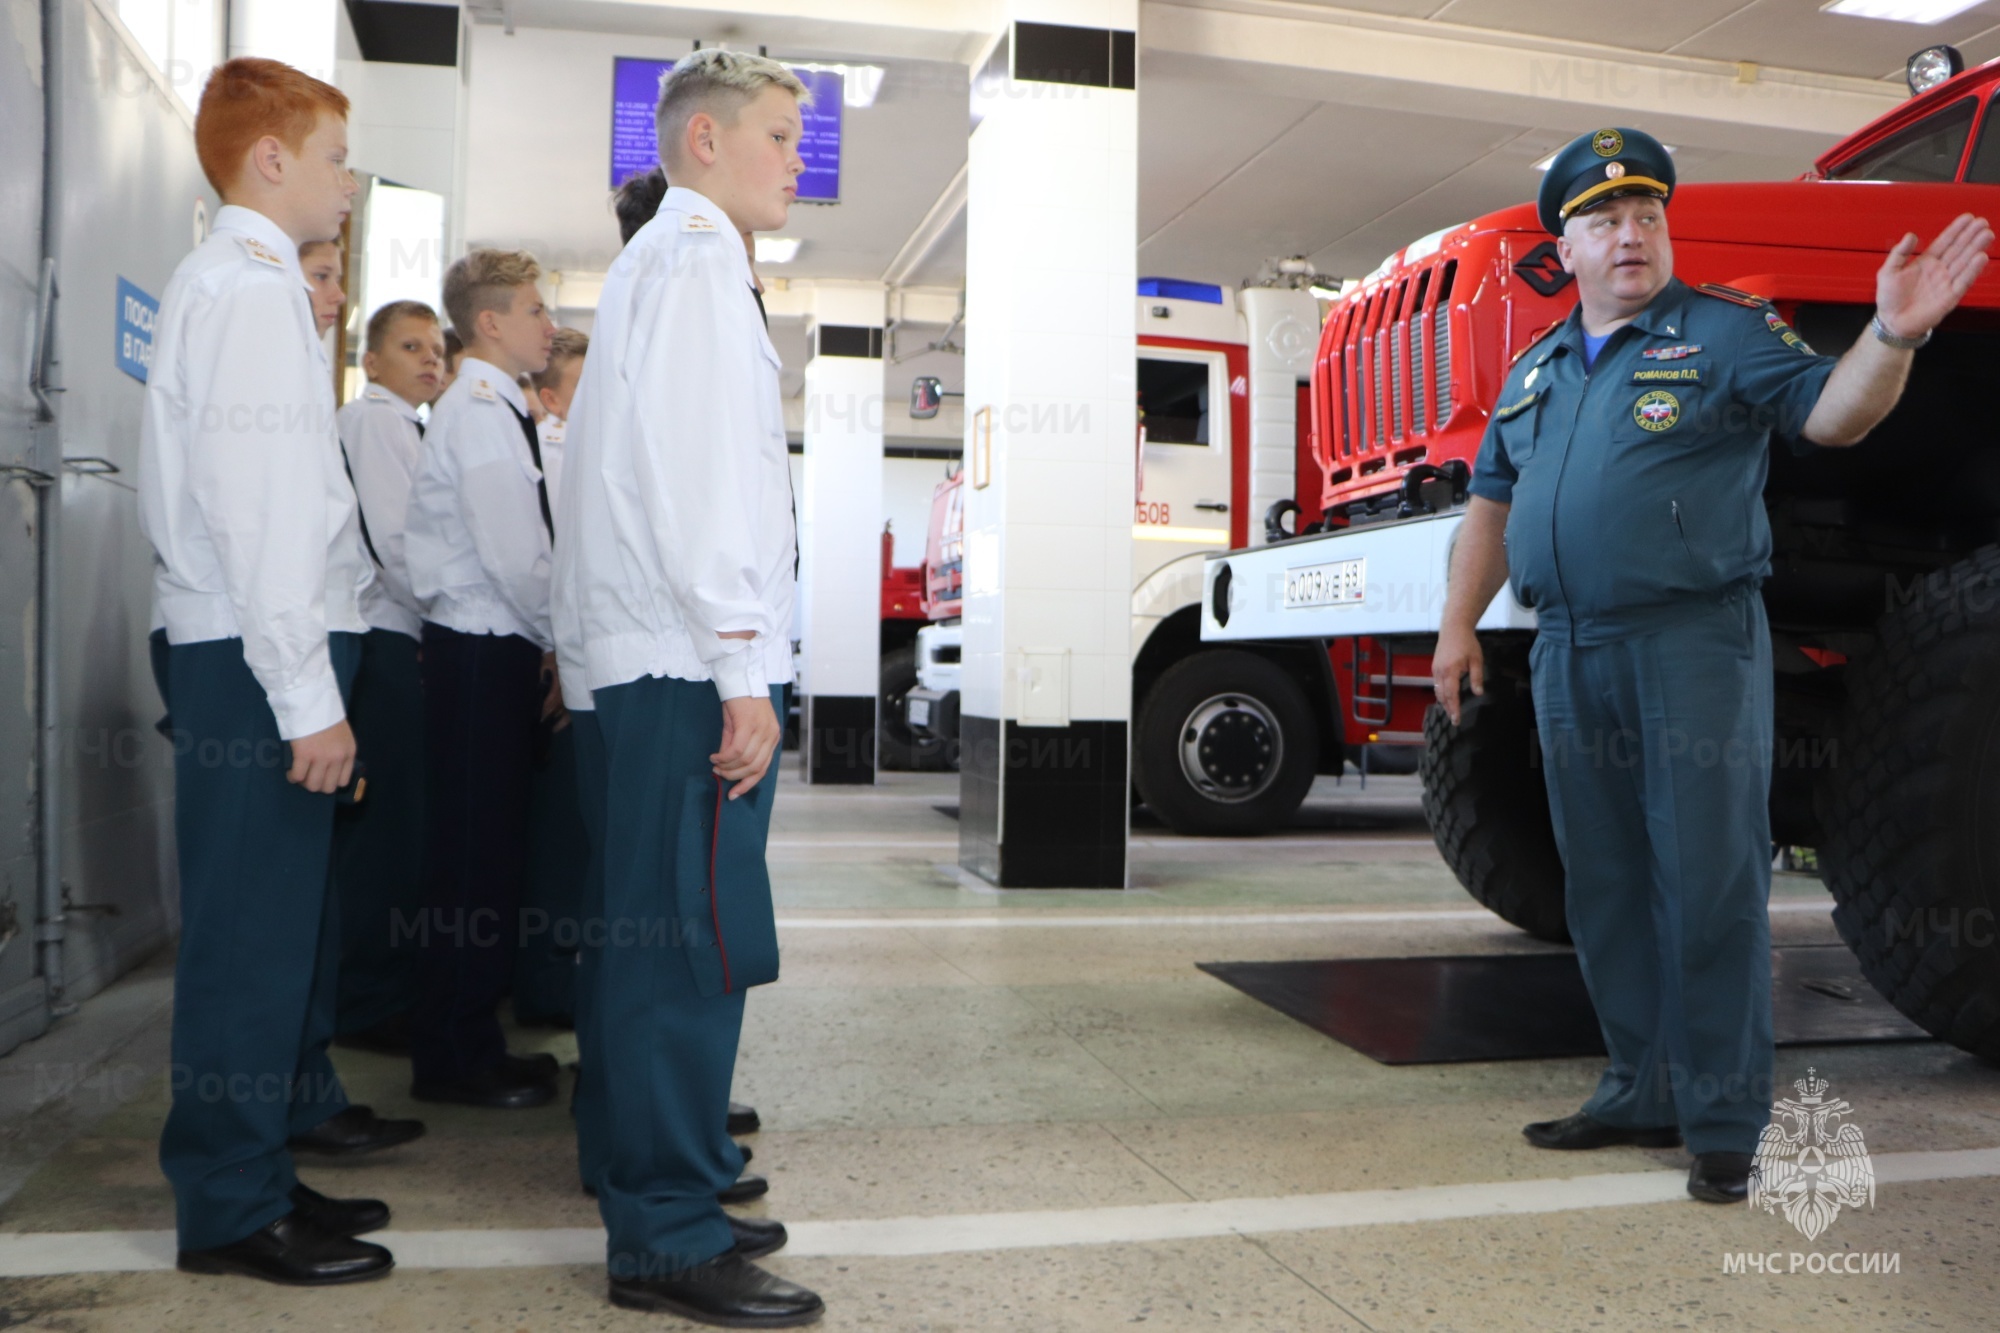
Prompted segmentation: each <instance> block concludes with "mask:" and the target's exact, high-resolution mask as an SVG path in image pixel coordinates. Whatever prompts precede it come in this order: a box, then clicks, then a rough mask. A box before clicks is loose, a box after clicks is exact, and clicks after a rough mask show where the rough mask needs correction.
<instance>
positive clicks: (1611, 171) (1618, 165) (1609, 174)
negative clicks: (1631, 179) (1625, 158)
mask: <svg viewBox="0 0 2000 1333" xmlns="http://www.w3.org/2000/svg"><path fill="white" fill-rule="evenodd" d="M1624 174H1625V164H1624V163H1623V162H1606V163H1605V164H1604V175H1605V178H1606V179H1607V180H1614V181H1615V180H1617V179H1618V178H1619V177H1620V176H1623V175H1624Z"/></svg>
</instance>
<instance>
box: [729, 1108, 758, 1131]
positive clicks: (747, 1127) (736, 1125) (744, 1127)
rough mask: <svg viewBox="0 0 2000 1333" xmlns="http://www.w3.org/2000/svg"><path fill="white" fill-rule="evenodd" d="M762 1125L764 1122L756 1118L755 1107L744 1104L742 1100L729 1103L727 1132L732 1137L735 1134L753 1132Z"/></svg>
mask: <svg viewBox="0 0 2000 1333" xmlns="http://www.w3.org/2000/svg"><path fill="white" fill-rule="evenodd" d="M763 1127H764V1122H763V1121H762V1120H759V1119H758V1118H757V1108H756V1107H754V1106H745V1105H744V1104H743V1103H742V1102H731V1103H729V1133H730V1135H731V1136H732V1137H733V1136H735V1135H737V1134H755V1133H756V1132H757V1131H758V1130H760V1129H762V1128H763Z"/></svg>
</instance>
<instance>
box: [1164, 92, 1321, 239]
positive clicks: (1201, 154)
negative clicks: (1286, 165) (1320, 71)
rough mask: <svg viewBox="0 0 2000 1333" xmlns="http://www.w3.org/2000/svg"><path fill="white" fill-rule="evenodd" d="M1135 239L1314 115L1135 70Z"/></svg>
mask: <svg viewBox="0 0 2000 1333" xmlns="http://www.w3.org/2000/svg"><path fill="white" fill-rule="evenodd" d="M1141 78H1142V85H1141V86H1142V87H1143V88H1144V89H1145V91H1144V93H1143V95H1142V96H1141V98H1140V104H1139V235H1140V236H1141V237H1145V236H1149V235H1151V234H1152V233H1153V232H1154V231H1156V230H1158V229H1159V228H1160V227H1161V226H1162V225H1164V224H1165V223H1167V222H1168V221H1169V220H1170V219H1172V218H1173V217H1174V216H1175V215H1176V214H1178V213H1179V212H1181V210H1183V209H1185V208H1187V207H1188V206H1189V205H1190V204H1192V203H1193V202H1194V201H1195V200H1196V199H1198V198H1200V197H1201V196H1202V195H1203V194H1204V193H1206V192H1207V191H1209V190H1212V189H1214V188H1216V187H1217V186H1218V184H1220V183H1221V182H1222V181H1223V180H1224V179H1225V178H1226V177H1227V176H1228V175H1229V173H1230V172H1232V171H1235V170H1236V169H1237V168H1239V167H1241V166H1242V165H1243V164H1244V163H1245V162H1246V161H1247V160H1248V159H1249V158H1250V157H1251V156H1253V155H1254V154H1255V153H1256V152H1257V151H1258V150H1260V149H1262V148H1264V147H1265V146H1266V145H1269V144H1271V143H1272V142H1273V141H1274V140H1276V139H1277V138H1278V137H1279V136H1280V135H1282V134H1284V133H1285V132H1286V131H1287V130H1289V129H1291V128H1292V127H1293V126H1295V125H1297V124H1298V123H1299V122H1300V121H1301V120H1303V119H1304V118H1305V117H1307V116H1309V115H1311V114H1312V113H1313V112H1314V111H1315V110H1317V109H1318V107H1319V106H1320V103H1318V102H1316V101H1313V100H1310V99H1307V98H1302V97H1274V96H1263V95H1259V94H1257V93H1251V92H1245V91H1244V90H1243V89H1241V88H1236V87H1231V86H1228V85H1224V84H1218V83H1212V82H1209V83H1204V82H1202V81H1200V80H1197V79H1186V78H1178V77H1173V76H1166V77H1161V76H1157V75H1153V74H1149V73H1146V72H1145V71H1144V70H1141Z"/></svg>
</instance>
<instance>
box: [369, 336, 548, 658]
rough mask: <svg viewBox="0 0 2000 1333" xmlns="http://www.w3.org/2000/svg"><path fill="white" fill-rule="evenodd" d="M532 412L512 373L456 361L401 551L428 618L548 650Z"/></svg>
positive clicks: (434, 421)
mask: <svg viewBox="0 0 2000 1333" xmlns="http://www.w3.org/2000/svg"><path fill="white" fill-rule="evenodd" d="M527 416H528V400H527V399H526V398H524V397H522V396H521V386H520V385H518V384H516V383H515V382H514V378H513V376H511V375H506V374H503V373H501V371H500V370H498V369H497V368H496V367H494V366H492V365H489V364H488V363H486V362H484V361H481V360H479V359H478V358H477V357H470V356H468V357H466V358H465V359H464V360H463V361H461V362H460V363H459V369H458V378H457V379H455V380H453V381H452V382H451V387H450V388H449V389H446V390H445V391H444V396H443V397H442V398H439V399H438V401H437V406H435V407H433V408H432V409H431V421H430V427H429V429H428V430H427V431H426V432H425V434H424V448H423V455H422V458H421V460H420V461H419V462H418V464H417V479H416V483H415V485H414V486H413V487H412V488H411V491H410V511H409V524H408V528H407V532H406V536H405V539H404V550H405V552H406V554H407V557H408V560H409V566H410V586H411V588H412V590H414V591H415V593H416V596H417V602H418V605H420V606H421V607H422V608H423V614H424V619H426V620H428V621H431V622H432V623H434V624H438V625H443V626H444V627H445V628H447V629H455V630H457V631H459V632H460V633H462V634H518V635H520V636H521V637H522V638H524V639H529V640H532V641H533V642H535V643H537V644H539V645H541V647H542V648H544V649H547V648H549V647H550V646H551V645H552V644H553V642H554V640H553V639H552V638H551V637H550V630H549V569H550V550H549V532H548V528H547V526H546V525H545V524H544V523H543V521H542V502H541V490H540V484H541V480H542V474H541V472H540V471H539V470H538V469H537V468H536V467H535V459H534V455H533V454H532V453H531V452H529V449H528V437H527V435H526V433H525V432H524V431H523V430H522V428H521V422H522V421H523V419H526V418H527ZM530 425H531V427H532V421H531V422H530Z"/></svg>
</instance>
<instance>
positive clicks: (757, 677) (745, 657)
mask: <svg viewBox="0 0 2000 1333" xmlns="http://www.w3.org/2000/svg"><path fill="white" fill-rule="evenodd" d="M742 642H743V646H742V647H741V648H739V649H737V650H736V651H735V652H733V653H731V654H729V655H728V656H727V657H719V658H717V659H716V660H715V661H713V662H710V663H709V664H708V669H709V673H710V674H711V675H713V676H714V677H715V692H716V694H717V695H718V696H720V697H721V698H723V699H724V700H728V699H747V698H751V697H753V696H754V697H758V698H761V697H763V696H764V695H767V694H769V693H770V692H771V687H770V685H769V684H768V683H767V682H766V681H765V680H764V657H763V654H762V653H761V652H760V651H759V650H758V647H757V640H755V639H748V640H743V641H742Z"/></svg>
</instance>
